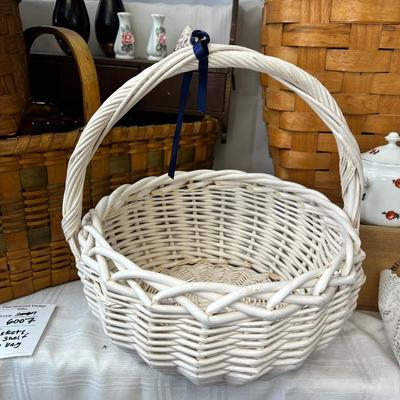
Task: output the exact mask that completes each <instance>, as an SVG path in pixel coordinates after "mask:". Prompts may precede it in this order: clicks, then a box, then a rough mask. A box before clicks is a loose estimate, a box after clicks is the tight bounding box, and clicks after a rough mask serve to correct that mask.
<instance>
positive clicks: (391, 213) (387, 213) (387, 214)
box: [382, 210, 400, 221]
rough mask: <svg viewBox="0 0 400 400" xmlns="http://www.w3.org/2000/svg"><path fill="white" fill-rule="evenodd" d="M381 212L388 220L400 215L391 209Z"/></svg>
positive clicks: (397, 217)
mask: <svg viewBox="0 0 400 400" xmlns="http://www.w3.org/2000/svg"><path fill="white" fill-rule="evenodd" d="M382 214H385V217H386V219H388V220H389V221H391V220H393V219H399V218H400V215H399V214H398V213H397V212H396V211H393V210H390V211H384V212H383V213H382Z"/></svg>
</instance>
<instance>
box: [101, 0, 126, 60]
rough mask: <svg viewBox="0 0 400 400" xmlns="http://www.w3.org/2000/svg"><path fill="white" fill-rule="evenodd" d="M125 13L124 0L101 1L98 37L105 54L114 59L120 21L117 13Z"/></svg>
mask: <svg viewBox="0 0 400 400" xmlns="http://www.w3.org/2000/svg"><path fill="white" fill-rule="evenodd" d="M123 11H125V9H124V5H123V3H122V0H100V1H99V5H98V7H97V14H96V23H95V29H96V37H97V41H98V42H99V45H100V47H101V49H102V50H103V53H104V54H105V55H106V56H107V57H114V42H115V38H116V37H117V33H118V28H119V21H118V15H117V13H119V12H123Z"/></svg>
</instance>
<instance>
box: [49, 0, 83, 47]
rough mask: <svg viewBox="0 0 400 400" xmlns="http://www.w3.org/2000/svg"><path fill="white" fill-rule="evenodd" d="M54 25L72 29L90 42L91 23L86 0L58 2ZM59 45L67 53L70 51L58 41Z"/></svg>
mask: <svg viewBox="0 0 400 400" xmlns="http://www.w3.org/2000/svg"><path fill="white" fill-rule="evenodd" d="M53 25H54V26H61V27H63V28H68V29H71V30H73V31H75V32H77V33H79V35H81V36H82V38H83V39H84V40H85V42H88V40H89V36H90V21H89V15H88V12H87V10H86V6H85V2H84V0H56V4H55V6H54V11H53ZM58 44H59V45H60V47H61V48H62V49H63V50H64V52H65V53H67V54H70V53H71V52H70V50H69V49H68V47H67V46H65V45H64V43H63V42H62V41H60V40H58Z"/></svg>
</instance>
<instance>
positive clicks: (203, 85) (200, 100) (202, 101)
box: [168, 30, 210, 179]
mask: <svg viewBox="0 0 400 400" xmlns="http://www.w3.org/2000/svg"><path fill="white" fill-rule="evenodd" d="M190 42H191V43H192V46H193V53H194V54H195V56H196V57H197V59H198V60H199V70H198V71H199V87H198V90H197V109H198V110H199V111H200V112H202V113H204V111H205V110H206V101H207V76H208V54H209V52H208V43H210V36H209V35H208V33H207V32H204V31H199V30H196V31H193V32H192V35H191V37H190ZM192 76H193V71H189V72H185V73H184V74H183V79H182V87H181V96H180V100H179V111H178V118H177V121H176V128H175V134H174V140H173V144H172V151H171V159H170V162H169V170H168V176H169V177H170V178H172V179H174V176H175V169H176V161H177V158H178V149H179V139H180V137H181V130H182V123H183V115H184V113H185V108H186V102H187V98H188V95H189V89H190V82H191V80H192Z"/></svg>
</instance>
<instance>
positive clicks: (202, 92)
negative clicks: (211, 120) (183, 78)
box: [197, 57, 208, 113]
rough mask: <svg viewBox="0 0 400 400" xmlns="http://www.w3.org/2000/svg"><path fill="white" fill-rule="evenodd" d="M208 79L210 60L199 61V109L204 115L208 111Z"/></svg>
mask: <svg viewBox="0 0 400 400" xmlns="http://www.w3.org/2000/svg"><path fill="white" fill-rule="evenodd" d="M207 78H208V58H207V57H206V58H203V59H202V60H200V61H199V88H198V92H197V108H198V110H199V111H200V112H202V113H204V112H205V111H206V104H207Z"/></svg>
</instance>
